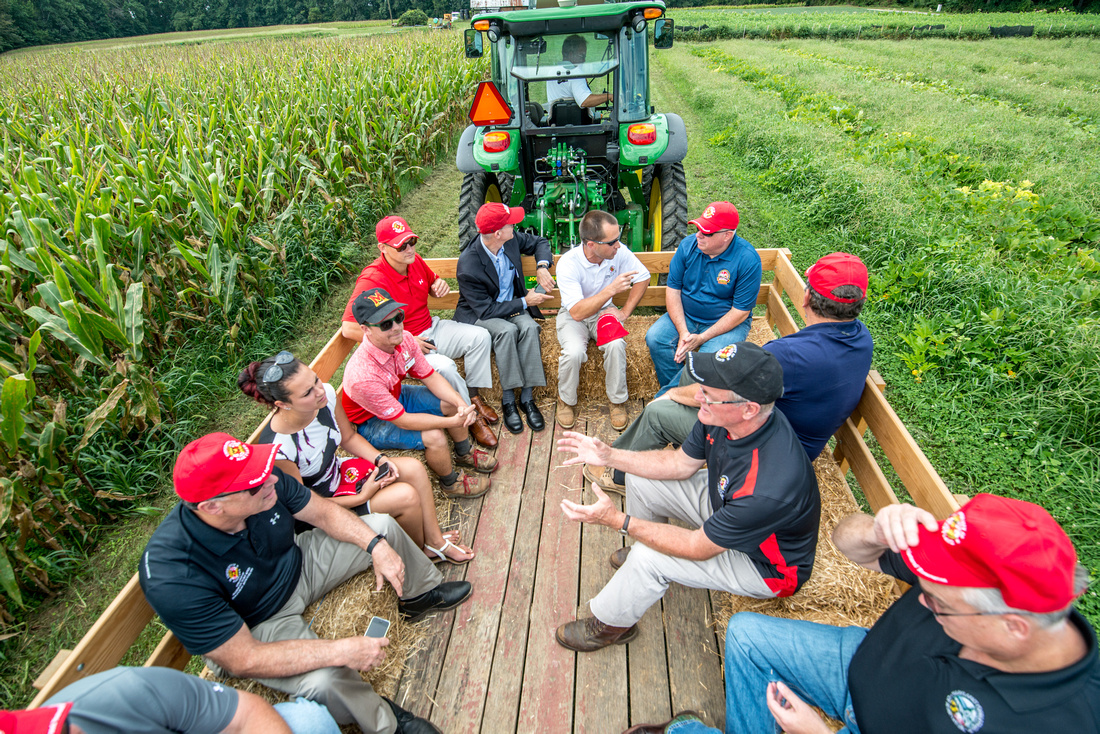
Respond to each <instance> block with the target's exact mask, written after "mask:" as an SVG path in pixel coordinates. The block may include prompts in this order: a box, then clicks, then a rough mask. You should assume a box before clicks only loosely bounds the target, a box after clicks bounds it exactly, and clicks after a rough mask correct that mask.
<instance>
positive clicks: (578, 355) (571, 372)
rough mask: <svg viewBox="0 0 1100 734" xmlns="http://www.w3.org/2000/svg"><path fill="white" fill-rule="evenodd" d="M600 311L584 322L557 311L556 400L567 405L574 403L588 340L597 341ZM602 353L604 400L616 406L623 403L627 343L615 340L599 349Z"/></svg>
mask: <svg viewBox="0 0 1100 734" xmlns="http://www.w3.org/2000/svg"><path fill="white" fill-rule="evenodd" d="M603 313H604V312H603V311H601V312H600V313H598V314H596V315H595V316H590V317H588V318H587V319H585V320H584V321H574V320H573V317H572V316H570V315H569V311H567V310H566V309H564V308H563V309H561V310H560V311H558V317H557V319H556V320H557V324H558V345H559V346H560V347H561V354H560V355H559V356H558V397H560V398H561V400H562V402H563V403H565V404H566V405H576V404H577V384H578V383H579V382H580V379H581V365H582V364H584V363H585V362H586V361H588V340H589V339H593V340H595V338H596V323H597V322H598V321H599V320H600V316H602V315H603ZM600 351H601V352H603V373H604V386H605V387H606V389H607V399H608V400H610V401H611V402H612V403H615V404H616V405H618V404H619V403H625V402H626V399H627V397H629V396H628V395H627V392H626V341H625V340H623V339H616V340H615V341H612V342H608V343H607V344H604V345H603V346H602V347H600Z"/></svg>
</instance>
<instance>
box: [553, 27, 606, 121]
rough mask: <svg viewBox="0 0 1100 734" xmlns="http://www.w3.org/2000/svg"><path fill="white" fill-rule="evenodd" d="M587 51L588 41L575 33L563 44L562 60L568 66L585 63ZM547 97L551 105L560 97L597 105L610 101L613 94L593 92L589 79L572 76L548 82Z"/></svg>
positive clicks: (582, 104) (580, 104)
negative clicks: (589, 85)
mask: <svg viewBox="0 0 1100 734" xmlns="http://www.w3.org/2000/svg"><path fill="white" fill-rule="evenodd" d="M587 52H588V43H587V42H586V41H585V40H584V37H583V36H578V35H576V34H573V35H572V36H569V37H568V38H566V39H565V40H564V41H563V42H562V44H561V57H562V61H563V62H564V65H565V66H568V67H572V66H579V65H580V64H583V63H584V57H585V55H586V53H587ZM546 99H547V101H548V102H549V103H550V104H551V105H553V104H554V103H555V102H557V101H558V100H559V99H564V100H570V99H571V100H573V101H574V102H576V103H577V105H578V106H580V107H597V106H599V105H602V104H607V103H608V102H610V101H611V99H612V96H611V95H610V94H608V93H606V92H604V93H601V94H593V93H592V90H591V89H589V88H588V80H587V79H585V78H584V77H571V78H567V79H560V80H558V81H550V82H546Z"/></svg>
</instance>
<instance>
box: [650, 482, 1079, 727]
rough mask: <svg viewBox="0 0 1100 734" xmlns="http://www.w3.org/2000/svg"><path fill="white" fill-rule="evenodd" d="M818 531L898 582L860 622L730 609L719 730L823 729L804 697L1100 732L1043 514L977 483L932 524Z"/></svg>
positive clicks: (856, 708) (919, 719)
mask: <svg viewBox="0 0 1100 734" xmlns="http://www.w3.org/2000/svg"><path fill="white" fill-rule="evenodd" d="M833 541H834V542H835V543H836V547H837V548H838V549H839V550H840V551H842V552H843V553H844V554H845V555H847V556H848V557H849V558H850V559H852V560H853V561H855V562H856V563H858V564H859V565H861V566H863V567H864V568H868V569H871V570H872V571H881V572H883V573H886V574H889V575H891V576H893V577H894V578H896V579H900V580H901V581H904V582H906V583H908V584H912V588H911V589H909V591H907V592H906V593H905V594H904V595H903V596H902V597H901V598H900V599H898V601H896V602H894V604H893V606H891V607H890V608H889V609H887V610H886V612H885V613H884V614H883V615H882V617H881V618H880V619H879V620H878V622H876V623H875V624H874V626H872V627H871V628H870V629H869V630H868V629H864V628H862V627H832V626H829V625H824V624H816V623H813V622H803V621H799V620H791V619H776V618H774V617H768V616H764V615H760V614H752V613H741V614H736V615H734V617H733V618H732V619H731V620H730V624H729V629H728V632H727V635H726V655H725V665H726V727H725V730H726V734H765V732H766V733H767V734H772V732H774V731H776V730H777V728H781V729H782V730H783V731H786V732H790V733H791V734H818V733H820V734H828V732H831V731H832V729H831V728H829V727H828V726H826V725H825V722H824V721H822V720H821V717H820V716H819V715H818V713H817V712H816V711H814V710H813V709H811V708H810V705H814V706H818V707H820V708H821V709H822V710H823V711H824V712H825V713H826V714H827V715H828V716H831V717H833V718H835V719H839V720H841V721H843V723H844V724H845V726H846V727H847V728H845V729H843V730H842V731H845V732H851V733H852V734H859V732H862V733H863V734H896V733H897V732H920V734H958V733H959V732H964V733H965V734H975V733H976V732H983V733H984V732H989V733H990V734H994V733H995V734H1033V733H1034V732H1037V731H1051V732H1074V734H1096V732H1097V731H1100V658H1098V657H1097V647H1096V634H1095V632H1094V631H1093V629H1092V627H1091V626H1090V625H1089V623H1088V621H1086V620H1085V618H1084V617H1083V616H1082V615H1081V614H1080V613H1078V612H1077V611H1076V610H1074V608H1073V602H1074V600H1075V599H1076V598H1078V597H1079V596H1080V595H1081V594H1082V593H1084V590H1085V588H1086V586H1087V584H1088V571H1087V570H1086V569H1085V567H1084V566H1082V565H1081V564H1080V563H1078V562H1077V554H1076V553H1075V551H1074V549H1073V544H1072V543H1071V542H1070V539H1069V537H1067V536H1066V534H1065V532H1064V531H1063V530H1062V528H1061V527H1059V526H1058V523H1057V522H1055V521H1054V518H1052V517H1051V516H1050V515H1049V514H1048V513H1047V512H1046V510H1044V509H1043V508H1041V507H1039V506H1038V505H1034V504H1031V503H1030V502H1021V501H1019V500H1013V499H1007V498H1005V497H997V496H994V495H990V494H979V495H978V496H976V497H975V498H974V499H972V500H971V501H970V502H968V503H966V504H965V505H964V506H963V507H962V508H960V509H959V510H958V511H957V512H955V513H954V514H952V515H951V516H950V517H948V518H947V519H946V520H944V521H943V523H942V524H941V523H938V522H936V519H935V518H934V517H933V516H932V515H931V514H930V513H928V512H925V511H924V510H921V509H918V508H916V507H913V506H911V505H889V506H887V507H884V508H883V509H882V510H880V511H879V513H878V514H877V515H876V516H875V517H873V518H872V517H870V516H869V515H863V514H857V515H850V516H848V517H846V518H844V519H843V520H841V521H840V523H839V524H838V525H837V527H836V530H834V531H833ZM673 721H675V722H676V723H675V727H672V728H670V730H675V731H676V732H677V734H703V733H704V732H707V733H711V734H713V732H715V730H714V729H710V728H707V727H706V726H704V725H703V723H702V722H701V721H699V719H698V718H697V717H696V716H694V715H692V714H680V715H678V716H677V717H676V718H674V719H673ZM670 723H671V722H670ZM665 726H667V725H660V726H654V727H645V728H641V729H639V731H643V732H645V731H664V730H665V728H664V727H665ZM631 731H634V730H633V729H632V730H631Z"/></svg>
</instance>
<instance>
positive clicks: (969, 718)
mask: <svg viewBox="0 0 1100 734" xmlns="http://www.w3.org/2000/svg"><path fill="white" fill-rule="evenodd" d="M944 708H946V709H947V715H948V716H950V717H951V723H953V724H954V725H955V726H957V727H958V728H959V731H962V732H966V734H974V732H976V731H978V730H979V729H981V728H982V725H983V724H985V710H984V709H982V705H981V704H980V703H978V699H976V698H974V697H973V696H972V695H970V694H969V693H967V692H966V691H951V693H950V694H949V695H948V696H947V700H946V701H945V702H944Z"/></svg>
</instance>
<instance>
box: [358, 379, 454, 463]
mask: <svg viewBox="0 0 1100 734" xmlns="http://www.w3.org/2000/svg"><path fill="white" fill-rule="evenodd" d="M398 401H400V403H401V405H402V406H404V408H405V412H406V413H430V414H431V415H443V408H442V407H441V406H442V401H440V399H439V398H437V397H436V396H435V395H434V394H433V393H432V391H431V390H429V389H428V388H426V387H424V386H423V385H402V386H401V396H400V397H399V398H398ZM355 430H356V431H358V433H359V435H360V436H362V437H363V438H365V439H367V441H369V442H370V444H371V446H374V448H376V449H382V450H384V449H408V450H411V451H423V450H424V439H423V437H421V435H420V431H409V430H406V429H404V428H398V427H397V426H396V425H394V424H393V423H391V422H390V421H387V420H382V419H381V418H379V417H378V416H374V417H373V418H371V419H370V420H368V421H367V422H366V423H360V424H359V425H358V426H356V427H355Z"/></svg>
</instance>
